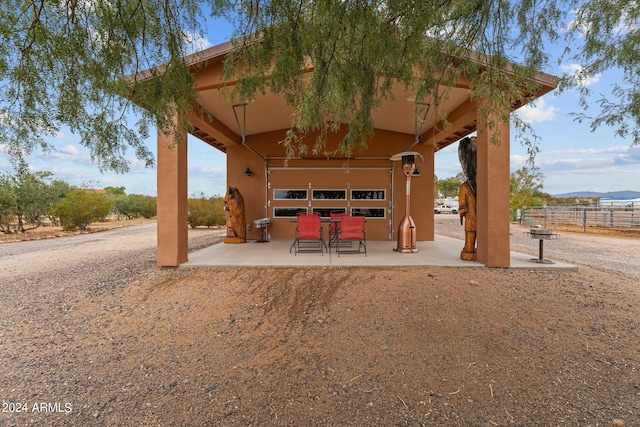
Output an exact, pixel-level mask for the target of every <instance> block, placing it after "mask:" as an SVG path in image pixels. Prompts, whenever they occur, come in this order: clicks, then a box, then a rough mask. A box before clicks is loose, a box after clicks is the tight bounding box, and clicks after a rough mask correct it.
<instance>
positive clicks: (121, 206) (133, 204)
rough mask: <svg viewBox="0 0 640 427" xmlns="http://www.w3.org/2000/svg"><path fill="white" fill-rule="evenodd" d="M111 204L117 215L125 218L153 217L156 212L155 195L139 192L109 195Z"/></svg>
mask: <svg viewBox="0 0 640 427" xmlns="http://www.w3.org/2000/svg"><path fill="white" fill-rule="evenodd" d="M110 198H111V200H112V201H113V206H114V209H115V211H116V213H117V214H118V215H124V216H125V217H127V219H133V218H139V217H141V216H142V217H143V218H153V217H154V216H156V215H157V213H158V202H157V198H156V197H152V196H144V195H141V194H130V195H126V194H124V192H123V194H116V195H110Z"/></svg>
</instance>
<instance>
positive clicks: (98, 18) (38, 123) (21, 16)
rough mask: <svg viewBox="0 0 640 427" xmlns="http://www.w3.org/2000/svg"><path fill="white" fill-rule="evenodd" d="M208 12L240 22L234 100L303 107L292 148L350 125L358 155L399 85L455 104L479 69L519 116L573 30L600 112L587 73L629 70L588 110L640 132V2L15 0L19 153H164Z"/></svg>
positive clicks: (10, 8) (112, 158)
mask: <svg viewBox="0 0 640 427" xmlns="http://www.w3.org/2000/svg"><path fill="white" fill-rule="evenodd" d="M201 10H202V12H205V13H206V14H207V15H210V14H212V15H225V16H227V17H228V18H229V19H230V20H232V21H233V22H234V25H235V29H236V32H235V36H236V37H237V42H236V43H235V47H236V49H235V51H234V52H232V54H231V55H229V56H228V60H227V61H226V64H225V67H226V73H227V77H229V78H230V79H236V78H237V79H239V80H238V81H239V84H238V85H237V86H236V87H235V88H234V89H233V91H232V93H230V94H229V95H230V96H233V97H234V98H235V99H236V100H248V99H251V98H253V97H254V96H255V95H256V94H260V93H262V92H264V91H265V90H267V89H270V90H271V91H273V92H274V93H276V94H282V95H284V97H285V99H286V101H287V102H288V103H289V104H290V105H292V106H293V107H294V109H295V114H294V115H293V117H295V118H296V122H295V123H294V124H293V127H292V129H291V130H290V131H289V132H287V136H286V140H285V143H286V146H287V148H288V149H289V152H290V154H291V153H294V152H296V151H305V150H308V149H309V147H306V146H304V145H302V144H301V137H302V136H304V135H305V134H308V133H309V132H311V131H314V130H317V131H320V135H321V137H320V138H319V139H318V141H317V144H315V145H314V146H313V147H311V148H312V149H314V150H316V151H319V150H320V148H321V147H322V145H323V142H324V136H326V134H327V133H328V132H333V131H335V130H336V129H337V127H338V123H347V124H348V132H347V133H346V136H345V137H344V140H343V144H342V147H341V148H342V151H343V152H344V153H347V154H349V153H351V152H352V151H353V150H354V149H356V148H357V147H359V146H360V147H361V146H363V144H364V143H365V141H366V137H367V136H368V135H370V134H371V133H372V132H373V123H372V119H371V111H372V110H375V109H376V108H377V107H378V106H379V105H380V103H381V102H382V101H384V100H386V99H389V98H391V97H392V88H393V86H394V84H396V83H395V82H396V81H397V82H398V84H400V85H401V86H404V87H405V88H407V90H408V91H409V92H411V93H413V94H415V98H416V99H417V100H424V99H427V98H429V99H430V100H432V101H431V102H432V103H433V105H432V108H433V109H434V111H436V114H438V115H440V114H441V112H440V111H439V110H438V106H439V105H440V104H441V103H442V102H443V101H444V100H445V99H446V97H447V93H446V91H445V92H444V93H443V92H440V91H439V90H438V88H439V87H445V86H448V85H451V84H452V83H453V82H454V81H456V79H457V78H458V77H460V76H461V75H464V76H465V77H466V78H468V79H469V87H470V90H471V93H472V97H473V99H474V100H482V101H483V102H482V112H483V113H485V114H487V113H489V112H500V111H508V109H509V107H511V106H512V105H514V104H518V103H523V102H526V101H527V100H528V98H527V97H528V94H529V93H535V90H536V88H537V84H536V83H535V81H534V80H533V79H531V77H532V76H533V74H534V71H535V70H538V69H544V68H545V67H546V66H547V65H548V62H549V60H550V58H549V55H548V53H549V49H548V47H547V43H550V42H553V43H560V42H561V40H560V38H561V37H560V36H561V34H560V31H561V29H562V31H563V32H566V37H567V38H566V39H565V41H564V43H565V46H566V47H567V54H566V55H567V57H570V58H571V59H573V60H574V61H575V62H576V63H580V64H584V68H582V69H580V70H579V71H577V72H576V73H575V74H574V75H573V76H570V77H571V78H567V79H565V84H564V87H569V88H570V87H576V86H577V87H579V88H580V89H581V91H582V94H583V105H584V107H585V108H588V107H589V99H590V98H589V96H590V93H589V92H588V89H587V87H586V85H584V84H582V83H584V78H585V77H588V76H592V75H595V74H597V73H601V72H603V71H604V70H607V69H610V68H613V67H616V68H619V69H620V70H622V72H623V75H624V77H623V79H622V80H621V81H620V82H619V83H618V84H617V85H616V86H615V88H614V90H613V91H612V93H611V94H610V96H603V97H602V99H601V101H600V103H599V113H596V114H595V115H591V113H590V111H588V112H585V113H584V114H582V115H579V116H578V119H579V120H589V121H590V122H591V124H592V125H593V126H594V127H596V126H600V125H602V124H606V125H611V126H614V127H615V128H616V131H617V133H618V134H619V135H621V136H632V137H633V140H634V142H635V143H638V142H639V141H640V133H639V129H640V102H639V101H640V77H639V74H638V73H637V70H638V68H639V65H640V56H639V55H638V54H637V52H638V50H637V46H638V45H640V26H639V25H638V20H639V18H640V2H637V1H632V0H621V1H617V2H613V1H610V0H569V1H567V0H562V1H561V0H544V1H542V2H539V1H531V0H519V1H511V0H495V1H485V0H447V1H440V2H432V1H404V0H394V1H391V0H373V1H356V0H323V1H313V0H271V1H268V2H253V1H251V2H249V1H244V2H231V1H227V0H208V1H205V0H166V1H165V0H163V1H159V0H135V1H118V2H105V1H93V2H91V1H90V2H80V1H77V0H72V1H64V2H60V1H51V0H39V1H36V0H26V1H25V0H4V1H3V2H1V3H0V81H2V82H3V84H2V85H0V100H2V101H0V140H1V141H3V144H5V147H6V149H7V151H8V153H9V154H10V155H11V156H12V157H13V159H14V160H16V159H17V160H16V161H19V159H20V158H21V157H22V156H24V154H25V153H26V154H28V153H30V152H31V151H32V150H33V149H35V148H36V147H40V148H43V149H45V150H46V149H50V148H51V147H49V146H48V144H47V143H46V141H45V139H44V138H45V137H46V136H47V135H54V134H55V133H56V132H58V131H59V130H60V128H61V126H63V125H68V126H69V127H70V128H71V130H72V131H73V132H76V133H79V134H80V136H81V141H82V143H83V144H84V145H85V146H86V147H88V148H89V150H90V153H91V157H92V159H93V160H94V161H95V162H96V163H97V164H98V166H99V167H101V168H103V169H105V168H106V169H113V170H116V171H121V172H122V171H126V170H128V168H129V162H128V160H127V157H126V155H127V150H128V149H133V151H134V152H135V154H136V156H137V157H138V158H139V159H142V160H144V161H145V162H146V163H147V164H151V163H152V162H153V155H152V153H151V152H150V150H149V149H148V148H147V147H146V145H145V144H144V140H145V138H147V136H148V134H149V127H150V126H152V125H155V126H157V128H158V129H160V130H161V131H165V132H166V131H171V130H174V131H177V130H179V129H181V128H182V129H189V128H190V125H189V122H188V120H187V119H186V116H185V113H186V111H187V109H188V107H189V106H192V105H193V104H194V102H195V101H196V99H197V95H196V94H195V92H194V85H193V79H192V76H191V73H190V71H189V69H188V67H189V65H190V63H191V61H193V60H197V57H192V58H187V59H185V57H184V56H185V54H186V53H187V51H188V46H189V42H190V41H191V40H192V39H193V38H194V37H196V36H198V35H200V34H201V32H202V27H203V24H202V23H203V22H204V19H203V16H202V14H201ZM574 17H575V19H573V18H574ZM569 22H570V23H571V25H566V24H567V23H569ZM471 50H473V51H475V52H477V55H475V54H473V55H469V52H470V51H471ZM509 62H511V63H512V64H513V65H512V66H510V67H508V69H507V68H505V66H506V65H507V64H508V63H509ZM517 64H520V65H517ZM311 67H312V68H313V72H312V73H311V74H310V75H308V77H303V75H302V74H301V73H300V71H301V70H308V69H310V68H311ZM144 70H148V71H145V72H144V73H141V71H144ZM267 71H269V72H268V73H267ZM127 98H128V99H127ZM129 99H130V100H131V101H130V100H129ZM140 106H141V107H144V108H145V109H146V110H142V109H141V108H140ZM132 112H133V113H135V114H133V115H132V114H129V113H132ZM176 114H177V115H178V120H177V123H174V120H173V118H174V116H175V115H176ZM129 117H137V119H136V120H137V121H136V122H135V123H130V121H129V120H128V118H129ZM501 118H502V119H506V113H505V114H503V116H502V117H501ZM516 124H517V125H518V126H523V127H526V124H525V123H522V122H519V123H516ZM535 151H536V149H535V147H533V148H531V150H530V152H531V153H535Z"/></svg>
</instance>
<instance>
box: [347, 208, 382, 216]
mask: <svg viewBox="0 0 640 427" xmlns="http://www.w3.org/2000/svg"><path fill="white" fill-rule="evenodd" d="M385 213H386V210H385V208H351V215H354V216H355V215H364V216H366V217H367V218H384V217H385Z"/></svg>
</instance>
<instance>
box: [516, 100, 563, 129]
mask: <svg viewBox="0 0 640 427" xmlns="http://www.w3.org/2000/svg"><path fill="white" fill-rule="evenodd" d="M558 111H560V109H559V108H558V107H554V106H551V105H547V101H546V100H545V99H544V98H539V99H537V100H536V101H534V102H532V103H531V104H527V105H525V106H524V107H522V108H520V109H519V110H517V111H516V112H515V113H514V114H516V115H517V116H518V117H519V118H520V120H522V121H524V122H527V123H529V124H532V123H542V122H549V121H553V120H555V119H556V114H557V113H558Z"/></svg>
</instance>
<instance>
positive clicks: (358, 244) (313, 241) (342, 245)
mask: <svg viewBox="0 0 640 427" xmlns="http://www.w3.org/2000/svg"><path fill="white" fill-rule="evenodd" d="M295 222H296V232H295V233H296V234H295V240H294V241H293V243H292V244H291V247H290V248H289V253H291V251H294V254H295V255H297V254H298V253H302V252H305V253H308V252H319V253H321V254H324V252H325V251H326V252H331V250H332V249H335V251H336V253H337V254H338V256H340V255H342V254H364V255H365V256H367V241H366V237H365V235H366V229H365V224H366V220H365V217H364V216H352V215H349V214H346V213H332V214H331V217H330V218H322V217H321V216H320V214H317V213H303V214H299V215H298V216H297V218H296V219H295ZM323 222H324V223H329V243H328V244H327V242H326V240H325V239H324V237H323V232H322V223H323Z"/></svg>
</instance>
